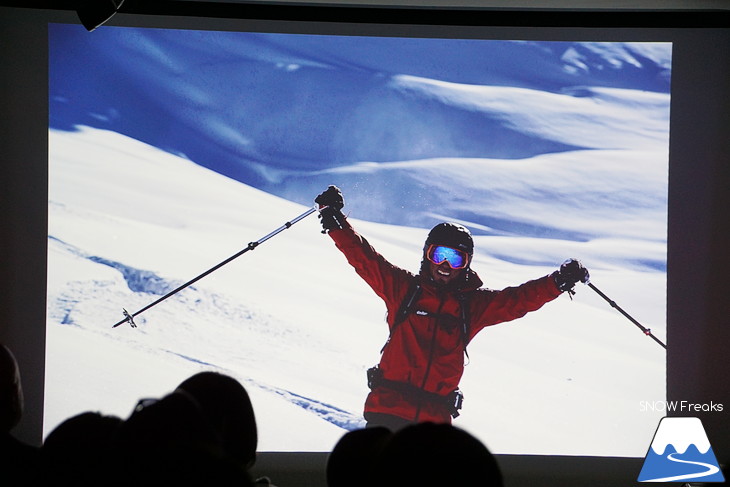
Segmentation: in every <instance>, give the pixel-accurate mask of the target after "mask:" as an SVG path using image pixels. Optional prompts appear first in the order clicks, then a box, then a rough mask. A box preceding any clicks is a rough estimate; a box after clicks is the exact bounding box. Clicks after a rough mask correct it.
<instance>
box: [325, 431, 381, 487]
mask: <svg viewBox="0 0 730 487" xmlns="http://www.w3.org/2000/svg"><path fill="white" fill-rule="evenodd" d="M391 436H393V433H392V432H391V431H390V430H389V429H388V428H385V427H383V426H376V427H372V428H365V429H359V430H354V431H350V432H348V433H346V434H345V435H344V436H343V437H342V438H340V440H339V441H338V442H337V444H336V445H335V447H334V448H333V449H332V452H331V453H330V455H329V457H327V470H326V474H327V486H328V487H371V486H375V485H379V483H378V482H377V480H378V479H377V478H374V477H373V476H372V475H371V474H372V472H373V465H374V464H375V460H376V458H377V456H378V455H379V454H380V452H381V450H382V449H383V447H384V446H385V444H386V443H387V442H388V440H389V439H390V438H391Z"/></svg>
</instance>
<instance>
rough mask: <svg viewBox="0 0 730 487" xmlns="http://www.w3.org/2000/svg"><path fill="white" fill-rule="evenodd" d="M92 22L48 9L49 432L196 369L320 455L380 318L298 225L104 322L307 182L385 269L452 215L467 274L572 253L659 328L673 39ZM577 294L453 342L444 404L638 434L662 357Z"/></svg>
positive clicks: (631, 437)
mask: <svg viewBox="0 0 730 487" xmlns="http://www.w3.org/2000/svg"><path fill="white" fill-rule="evenodd" d="M96 34H97V33H95V35H94V36H93V37H94V39H93V40H92V39H91V38H90V37H89V36H88V33H84V32H83V29H82V28H79V26H60V25H54V26H50V28H49V46H50V54H49V62H50V64H49V68H50V80H51V81H50V86H49V90H50V113H49V116H50V130H49V154H50V155H49V241H48V252H49V259H48V264H49V270H48V323H47V357H46V360H47V367H46V374H47V375H46V391H45V393H46V394H45V396H46V407H45V411H44V415H45V416H44V418H45V419H44V421H45V424H44V430H45V431H46V432H48V431H50V429H51V428H53V427H54V426H55V425H56V424H58V423H59V422H60V421H62V420H64V419H66V418H67V417H69V416H71V415H72V414H76V413H78V412H81V411H83V410H89V409H95V410H100V411H104V412H105V413H108V414H117V415H120V416H126V415H127V414H129V412H130V411H131V409H132V408H133V406H134V404H136V401H137V400H138V399H139V398H141V397H150V396H151V397H158V396H160V395H162V394H164V393H165V392H167V391H170V390H172V389H173V388H174V387H175V386H176V385H177V384H178V383H179V382H181V381H182V380H184V379H186V378H187V377H188V376H189V375H191V374H193V373H195V372H197V371H200V370H219V371H223V372H226V373H229V374H231V375H232V376H234V377H235V378H237V379H239V380H241V382H242V383H244V384H245V385H246V387H247V390H249V392H250V395H251V397H252V401H253V403H254V408H255V411H256V414H257V423H258V425H259V431H260V435H259V438H260V444H259V448H260V449H261V450H264V451H266V450H270V451H326V450H329V449H331V448H332V446H334V444H335V443H336V442H337V441H338V440H339V439H340V437H341V435H342V434H343V433H344V432H345V431H347V430H348V429H351V428H356V427H359V426H360V425H362V407H363V403H364V400H365V397H366V395H367V393H368V389H367V386H366V380H365V379H366V378H365V372H366V370H367V368H368V367H370V366H371V365H373V364H375V363H377V361H378V360H379V353H378V351H379V350H380V348H381V347H382V345H383V343H384V342H385V340H386V338H387V334H388V330H387V325H386V324H385V321H384V313H385V310H384V307H383V304H382V302H381V301H380V299H379V298H378V297H377V296H375V295H374V293H372V291H371V290H370V289H369V288H368V287H367V286H366V285H365V284H364V283H363V282H362V280H361V279H360V278H359V277H358V276H357V275H356V274H355V272H354V271H353V270H352V268H351V267H350V266H349V265H348V264H347V262H346V261H345V260H344V258H343V256H342V255H341V254H340V252H339V251H338V250H337V249H336V248H335V246H334V245H333V244H332V242H331V241H330V239H329V237H328V236H326V235H322V234H321V232H320V230H321V228H320V226H319V223H318V221H317V218H316V216H312V217H309V218H306V219H304V220H303V221H301V222H300V223H297V224H296V225H294V226H292V227H291V228H290V229H287V230H285V232H283V233H282V234H281V235H279V236H276V237H275V238H272V239H271V240H269V241H267V242H265V244H263V245H261V246H259V247H257V248H256V249H255V250H254V251H252V252H248V253H246V254H245V255H243V256H241V257H240V258H239V259H237V260H235V261H233V262H231V263H229V264H228V265H226V266H225V267H223V268H221V269H219V270H218V271H216V272H215V273H213V274H211V275H209V276H207V277H205V278H203V279H202V280H200V281H198V282H196V283H195V285H194V286H191V287H189V288H187V289H185V290H183V291H181V292H179V293H178V294H175V295H174V296H172V297H170V298H169V299H167V300H165V301H163V302H162V303H160V304H158V305H157V306H154V307H153V308H151V309H149V310H147V311H145V312H144V313H142V314H140V315H138V316H136V317H135V322H136V323H137V325H138V327H137V328H134V329H133V328H131V327H130V326H128V325H127V324H124V325H122V326H119V327H117V328H112V325H113V324H114V323H116V322H118V321H119V320H120V319H122V318H123V315H122V308H124V309H126V310H127V311H129V312H135V311H136V310H138V309H141V308H142V307H144V306H146V305H148V304H149V303H150V302H151V301H153V300H155V299H157V298H159V297H160V296H162V295H164V293H166V292H169V291H170V290H172V289H175V287H176V286H178V285H180V283H184V282H186V281H188V280H189V279H191V278H193V277H194V276H197V275H199V274H200V273H201V272H203V271H205V270H206V269H209V268H211V267H212V266H213V265H215V264H217V263H218V262H221V261H223V259H225V258H227V257H229V256H231V255H233V254H234V253H236V252H237V251H239V250H240V249H242V248H244V247H245V246H246V245H247V244H248V243H249V242H252V241H255V240H257V239H258V238H260V237H262V236H264V235H266V234H268V233H269V232H271V231H272V230H274V229H275V228H277V227H279V226H280V225H282V224H283V223H284V222H286V221H289V220H290V219H291V218H293V217H294V216H296V215H299V214H301V213H302V212H304V211H305V210H306V209H307V208H309V207H311V205H312V203H313V199H314V197H315V196H316V195H317V194H318V193H320V192H321V191H323V190H324V189H325V188H326V187H327V185H329V184H337V185H338V186H339V187H341V188H342V189H343V191H344V194H345V202H346V206H345V212H346V213H347V214H348V217H349V219H350V221H351V222H352V223H353V225H354V226H355V228H356V229H357V230H358V231H360V232H361V233H362V234H363V235H364V236H365V237H366V238H367V239H368V241H369V242H371V243H372V244H373V245H374V246H375V248H376V249H378V250H379V251H380V252H381V253H382V254H383V255H385V256H386V258H388V259H389V260H390V261H391V262H393V263H394V264H396V265H399V266H401V267H404V268H406V269H409V270H412V271H415V270H417V268H418V265H419V263H420V261H421V257H422V255H421V254H422V244H423V241H424V239H425V236H426V234H427V232H428V229H429V228H430V227H431V226H432V225H433V224H435V223H437V222H438V221H441V220H456V221H460V222H463V223H464V224H466V225H468V226H469V228H471V229H472V231H473V233H474V235H475V237H474V238H475V247H476V251H475V255H474V259H473V263H472V267H473V268H474V269H475V270H476V272H477V273H479V275H480V277H481V278H482V279H483V280H484V282H485V285H486V286H487V287H490V288H502V287H506V286H509V285H514V284H519V283H520V282H524V281H526V280H528V279H533V278H536V277H540V276H543V275H546V274H548V273H550V272H552V271H554V270H555V269H556V268H557V267H558V266H559V265H560V263H562V261H563V260H564V259H566V258H568V257H577V258H580V259H581V260H582V261H583V262H584V263H585V264H586V266H587V267H588V268H589V269H590V271H591V278H592V282H594V283H595V284H596V285H597V286H598V287H600V288H601V289H602V290H603V291H604V292H606V293H607V294H608V295H610V296H611V297H612V298H613V299H615V300H616V301H617V303H618V304H619V305H621V306H622V307H623V308H624V309H627V310H629V311H630V312H631V313H632V315H633V316H635V317H636V318H637V319H639V321H641V322H642V323H643V324H644V325H645V326H648V327H650V328H652V331H653V332H654V333H655V334H656V335H657V336H658V337H660V338H662V339H663V338H664V337H665V321H666V319H665V308H666V297H665V289H666V220H667V215H666V198H667V159H668V148H667V140H668V130H669V128H668V113H669V95H668V87H669V84H668V81H669V79H668V78H669V72H670V71H669V69H670V66H671V64H669V63H668V61H669V60H670V59H671V46H669V45H666V44H656V45H651V46H645V45H644V44H641V43H639V44H604V43H594V44H592V43H539V42H514V43H498V44H491V43H489V42H484V41H481V42H475V41H449V40H444V39H441V40H439V39H436V40H434V39H431V40H426V39H389V38H373V39H370V40H368V41H366V40H363V39H361V38H357V37H352V36H348V37H332V38H324V37H317V36H292V37H289V36H280V35H267V34H253V33H251V34H237V33H213V32H194V33H188V34H190V35H183V34H182V33H180V32H174V31H155V30H140V29H131V30H126V29H119V28H114V27H110V28H108V29H103V30H100V31H99V32H98V35H96ZM456 46H458V51H459V52H461V53H462V54H463V57H459V56H454V52H456V51H455V50H454V49H455V47H456ZM571 49H573V50H574V51H575V53H576V54H575V56H574V57H573V58H572V59H573V60H572V61H571V60H570V59H569V58H571V56H570V55H568V56H566V57H564V56H563V54H565V53H566V52H569V51H570V50H571ZM413 53H428V57H427V58H422V57H421V56H414V55H413ZM563 57H564V59H563V60H561V58H563ZM576 59H580V60H581V62H582V63H583V64H584V65H585V67H586V69H580V70H578V71H580V72H575V73H567V72H566V70H565V67H566V66H567V65H576V64H575V60H576ZM79 60H83V62H80V61H79ZM571 63H572V64H571ZM536 69H537V71H538V72H539V73H540V74H541V76H535V70H536ZM91 70H93V71H91ZM151 94H154V96H152V95H151ZM577 291H578V293H577V294H576V296H574V298H573V300H571V299H569V298H567V297H566V296H562V297H561V298H559V299H557V300H556V301H554V302H552V303H549V304H548V305H546V306H545V307H544V308H543V309H541V310H539V311H538V312H536V313H533V314H530V315H528V316H526V317H525V318H522V319H520V320H518V321H515V322H514V323H510V324H505V325H500V326H496V327H490V328H488V329H486V330H484V331H483V332H482V333H481V334H480V335H479V336H477V337H476V339H475V340H474V341H473V342H472V343H471V345H470V350H469V353H470V357H471V361H470V364H469V366H468V367H467V370H466V372H465V375H464V378H463V380H462V384H461V387H462V389H463V390H464V392H465V395H466V400H465V404H464V409H463V411H462V415H461V416H460V417H459V418H458V419H457V420H456V421H455V423H456V424H457V425H459V426H462V427H464V428H466V429H468V430H469V431H471V432H473V433H474V434H475V435H476V436H478V437H479V438H480V439H482V440H483V441H484V442H485V443H486V444H487V445H489V447H490V448H491V449H492V450H493V451H495V452H497V453H532V454H567V455H573V454H575V455H586V454H588V455H591V454H593V455H610V456H623V455H628V456H641V455H643V454H644V453H645V451H646V439H647V438H648V437H650V436H651V433H652V432H653V428H654V426H655V425H656V422H657V421H658V419H659V418H658V417H657V416H655V415H652V414H650V413H640V412H639V402H640V401H641V400H645V399H658V400H660V399H663V398H664V394H665V391H664V384H665V369H664V363H665V355H664V351H663V350H662V349H660V347H657V346H656V344H654V343H653V342H652V341H651V340H647V339H646V337H644V336H643V335H642V334H640V333H638V332H637V331H636V328H635V327H634V326H633V325H632V324H631V323H628V322H626V320H624V318H623V317H622V316H621V315H619V314H618V313H616V312H615V310H613V309H612V308H610V307H609V306H608V305H607V304H606V303H605V302H604V301H602V300H601V299H600V298H599V297H597V296H596V295H594V294H593V293H591V292H590V290H589V289H588V288H585V287H583V286H580V285H579V286H578V289H577ZM546 344H548V345H549V346H546ZM637 370H640V371H641V373H640V374H638V375H637V373H636V371H637ZM536 432H539V434H536Z"/></svg>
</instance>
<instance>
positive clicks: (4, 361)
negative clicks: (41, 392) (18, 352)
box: [0, 344, 23, 433]
mask: <svg viewBox="0 0 730 487" xmlns="http://www.w3.org/2000/svg"><path fill="white" fill-rule="evenodd" d="M22 416H23V387H22V385H21V383H20V370H19V369H18V362H17V361H16V360H15V355H13V352H11V351H10V349H9V348H8V347H6V346H5V345H3V344H0V427H1V428H2V432H3V433H9V432H10V430H12V429H13V428H14V427H15V426H17V424H18V423H19V422H20V419H21V417H22Z"/></svg>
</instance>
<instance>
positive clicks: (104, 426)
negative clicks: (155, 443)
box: [41, 412, 123, 487]
mask: <svg viewBox="0 0 730 487" xmlns="http://www.w3.org/2000/svg"><path fill="white" fill-rule="evenodd" d="M122 422H123V421H122V419H121V418H118V417H116V416H104V415H102V414H101V413H98V412H85V413H81V414H77V415H76V416H72V417H70V418H68V419H67V420H65V421H63V422H62V423H61V424H59V425H58V426H56V428H54V429H53V431H51V432H50V433H49V434H48V436H47V437H46V439H45V440H44V442H43V446H42V447H41V458H42V462H43V469H44V472H43V473H44V479H43V480H44V481H45V483H46V484H48V485H54V486H59V487H62V486H66V485H69V486H70V485H74V486H87V485H88V486H91V485H98V484H99V483H101V482H103V480H104V479H106V478H107V472H108V468H110V467H111V466H112V465H113V463H112V462H113V455H112V444H113V442H114V439H115V436H116V433H117V431H118V429H119V427H120V426H121V424H122Z"/></svg>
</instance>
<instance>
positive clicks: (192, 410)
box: [115, 390, 251, 487]
mask: <svg viewBox="0 0 730 487" xmlns="http://www.w3.org/2000/svg"><path fill="white" fill-rule="evenodd" d="M115 455H116V456H117V459H118V461H119V462H121V463H120V464H121V465H125V467H127V466H128V467H129V470H127V471H125V472H124V475H122V476H121V477H119V478H118V479H117V480H118V481H119V484H120V485H122V484H124V485H130V484H132V485H135V484H136V485H139V484H140V483H142V484H145V485H152V484H157V483H161V484H169V485H178V486H179V485H182V486H188V485H190V486H196V487H197V486H200V485H236V486H237V487H245V486H248V485H251V480H250V477H249V476H248V474H247V472H246V471H245V469H243V468H241V467H240V465H238V464H237V463H236V462H234V461H232V460H231V459H230V458H229V457H228V456H227V455H226V454H225V452H224V449H223V447H222V444H221V441H220V439H219V436H218V433H217V431H216V430H215V429H214V428H213V427H211V425H210V423H209V421H208V419H207V417H206V415H205V414H204V413H203V410H202V408H201V406H200V405H199V404H198V402H197V401H196V400H195V399H194V398H193V397H192V396H191V395H190V394H188V393H186V392H184V391H181V390H176V391H175V392H173V393H171V394H168V395H167V396H164V397H163V398H162V399H159V400H154V399H153V400H142V401H140V403H139V404H138V405H137V407H136V408H135V410H134V411H133V412H132V414H131V416H130V417H129V418H127V420H126V421H125V422H124V424H123V425H122V426H121V428H120V429H119V434H118V435H117V441H116V443H115Z"/></svg>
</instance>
